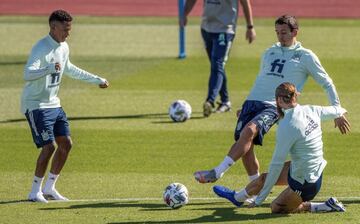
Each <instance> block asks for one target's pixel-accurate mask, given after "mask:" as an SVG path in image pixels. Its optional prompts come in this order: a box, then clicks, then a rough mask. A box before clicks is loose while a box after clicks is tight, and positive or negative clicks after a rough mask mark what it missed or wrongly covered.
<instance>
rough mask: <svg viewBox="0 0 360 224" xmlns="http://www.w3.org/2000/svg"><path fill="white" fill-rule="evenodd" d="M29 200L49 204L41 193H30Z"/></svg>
mask: <svg viewBox="0 0 360 224" xmlns="http://www.w3.org/2000/svg"><path fill="white" fill-rule="evenodd" d="M28 199H29V201H32V202H41V203H48V201H47V200H46V199H45V198H44V196H43V194H42V193H41V192H37V193H30V194H29V197H28Z"/></svg>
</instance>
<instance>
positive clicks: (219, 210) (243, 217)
mask: <svg viewBox="0 0 360 224" xmlns="http://www.w3.org/2000/svg"><path fill="white" fill-rule="evenodd" d="M224 203H225V202H202V203H191V204H189V205H188V206H187V208H185V209H189V207H190V206H195V207H196V206H207V205H208V206H214V205H219V206H218V207H215V208H213V207H212V208H193V209H192V210H194V211H195V210H203V211H213V213H212V214H211V215H205V216H201V217H197V218H192V219H181V220H172V221H146V220H144V221H134V222H129V221H126V222H109V223H108V224H122V223H130V224H140V223H154V224H155V223H174V224H175V223H204V222H217V223H225V222H233V221H238V222H241V221H244V222H248V221H249V220H264V219H274V218H280V217H286V216H288V215H286V214H271V213H270V210H269V213H259V214H243V213H241V211H240V210H241V209H247V208H234V207H226V208H224V207H222V206H220V205H221V204H224ZM226 204H227V203H226ZM263 206H264V207H268V206H269V205H263ZM89 208H94V209H98V208H119V209H121V208H138V211H140V212H169V213H172V214H173V213H174V212H176V211H177V210H172V209H169V208H167V207H166V206H165V205H164V204H163V203H139V202H138V201H131V202H101V203H90V204H80V205H70V206H66V207H52V208H40V209H39V210H45V211H49V210H61V209H70V210H72V209H89Z"/></svg>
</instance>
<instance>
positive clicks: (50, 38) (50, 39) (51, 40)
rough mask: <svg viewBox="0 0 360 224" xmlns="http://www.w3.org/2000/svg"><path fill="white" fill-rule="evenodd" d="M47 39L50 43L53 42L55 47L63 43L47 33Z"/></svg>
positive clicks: (52, 44)
mask: <svg viewBox="0 0 360 224" xmlns="http://www.w3.org/2000/svg"><path fill="white" fill-rule="evenodd" d="M47 39H48V41H49V43H50V44H51V46H53V47H58V46H60V45H61V43H58V42H57V41H56V40H54V38H52V37H51V36H50V34H48V35H47Z"/></svg>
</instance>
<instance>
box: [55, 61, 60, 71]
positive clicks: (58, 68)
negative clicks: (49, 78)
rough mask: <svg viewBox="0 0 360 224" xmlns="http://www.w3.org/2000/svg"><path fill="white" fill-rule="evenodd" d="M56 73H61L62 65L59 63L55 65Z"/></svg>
mask: <svg viewBox="0 0 360 224" xmlns="http://www.w3.org/2000/svg"><path fill="white" fill-rule="evenodd" d="M55 71H56V72H60V71H61V65H60V63H59V62H56V63H55Z"/></svg>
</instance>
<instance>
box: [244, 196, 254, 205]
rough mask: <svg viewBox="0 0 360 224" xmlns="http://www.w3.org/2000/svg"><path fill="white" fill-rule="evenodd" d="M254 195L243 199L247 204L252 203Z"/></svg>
mask: <svg viewBox="0 0 360 224" xmlns="http://www.w3.org/2000/svg"><path fill="white" fill-rule="evenodd" d="M256 197H257V195H253V196H251V197H250V198H247V199H246V200H245V202H246V203H247V204H251V203H254V202H255V200H256Z"/></svg>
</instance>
